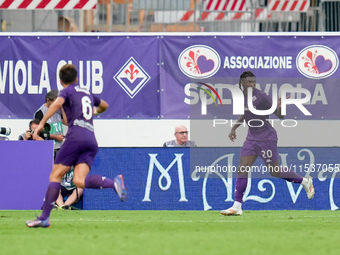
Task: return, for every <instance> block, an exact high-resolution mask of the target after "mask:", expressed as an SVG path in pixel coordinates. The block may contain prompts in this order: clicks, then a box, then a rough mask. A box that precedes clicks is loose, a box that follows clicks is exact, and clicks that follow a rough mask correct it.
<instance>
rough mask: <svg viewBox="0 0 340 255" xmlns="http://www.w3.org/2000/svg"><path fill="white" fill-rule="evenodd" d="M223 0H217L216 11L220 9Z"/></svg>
mask: <svg viewBox="0 0 340 255" xmlns="http://www.w3.org/2000/svg"><path fill="white" fill-rule="evenodd" d="M221 1H222V0H218V1H217V3H216V5H215V8H214V10H215V11H216V10H218V7H219V6H220V4H221Z"/></svg>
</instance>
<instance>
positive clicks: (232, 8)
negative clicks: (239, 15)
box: [230, 0, 237, 11]
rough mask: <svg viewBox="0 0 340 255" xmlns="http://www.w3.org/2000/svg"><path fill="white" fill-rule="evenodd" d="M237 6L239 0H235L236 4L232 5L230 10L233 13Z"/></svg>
mask: <svg viewBox="0 0 340 255" xmlns="http://www.w3.org/2000/svg"><path fill="white" fill-rule="evenodd" d="M236 4H237V0H234V3H233V5H232V6H231V8H230V10H231V11H234V10H235V6H236Z"/></svg>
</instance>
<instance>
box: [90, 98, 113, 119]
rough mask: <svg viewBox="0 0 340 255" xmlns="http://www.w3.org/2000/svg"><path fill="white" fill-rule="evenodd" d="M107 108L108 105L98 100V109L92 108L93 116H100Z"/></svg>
mask: <svg viewBox="0 0 340 255" xmlns="http://www.w3.org/2000/svg"><path fill="white" fill-rule="evenodd" d="M108 107H109V104H108V103H107V102H106V101H104V100H103V99H101V100H100V104H99V105H98V107H94V111H93V112H94V114H95V115H97V114H100V113H102V112H105V111H106V110H107V108H108Z"/></svg>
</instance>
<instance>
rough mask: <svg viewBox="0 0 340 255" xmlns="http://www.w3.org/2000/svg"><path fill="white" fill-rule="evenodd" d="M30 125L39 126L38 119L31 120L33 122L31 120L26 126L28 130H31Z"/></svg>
mask: <svg viewBox="0 0 340 255" xmlns="http://www.w3.org/2000/svg"><path fill="white" fill-rule="evenodd" d="M32 124H37V125H39V124H40V120H39V119H33V120H31V121H30V123H29V124H28V127H29V129H30V130H31V126H32Z"/></svg>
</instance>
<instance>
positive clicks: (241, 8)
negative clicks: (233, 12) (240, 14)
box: [238, 0, 246, 11]
mask: <svg viewBox="0 0 340 255" xmlns="http://www.w3.org/2000/svg"><path fill="white" fill-rule="evenodd" d="M245 4H246V0H242V3H241V5H240V7H239V8H238V10H239V11H243V6H244V5H245Z"/></svg>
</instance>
